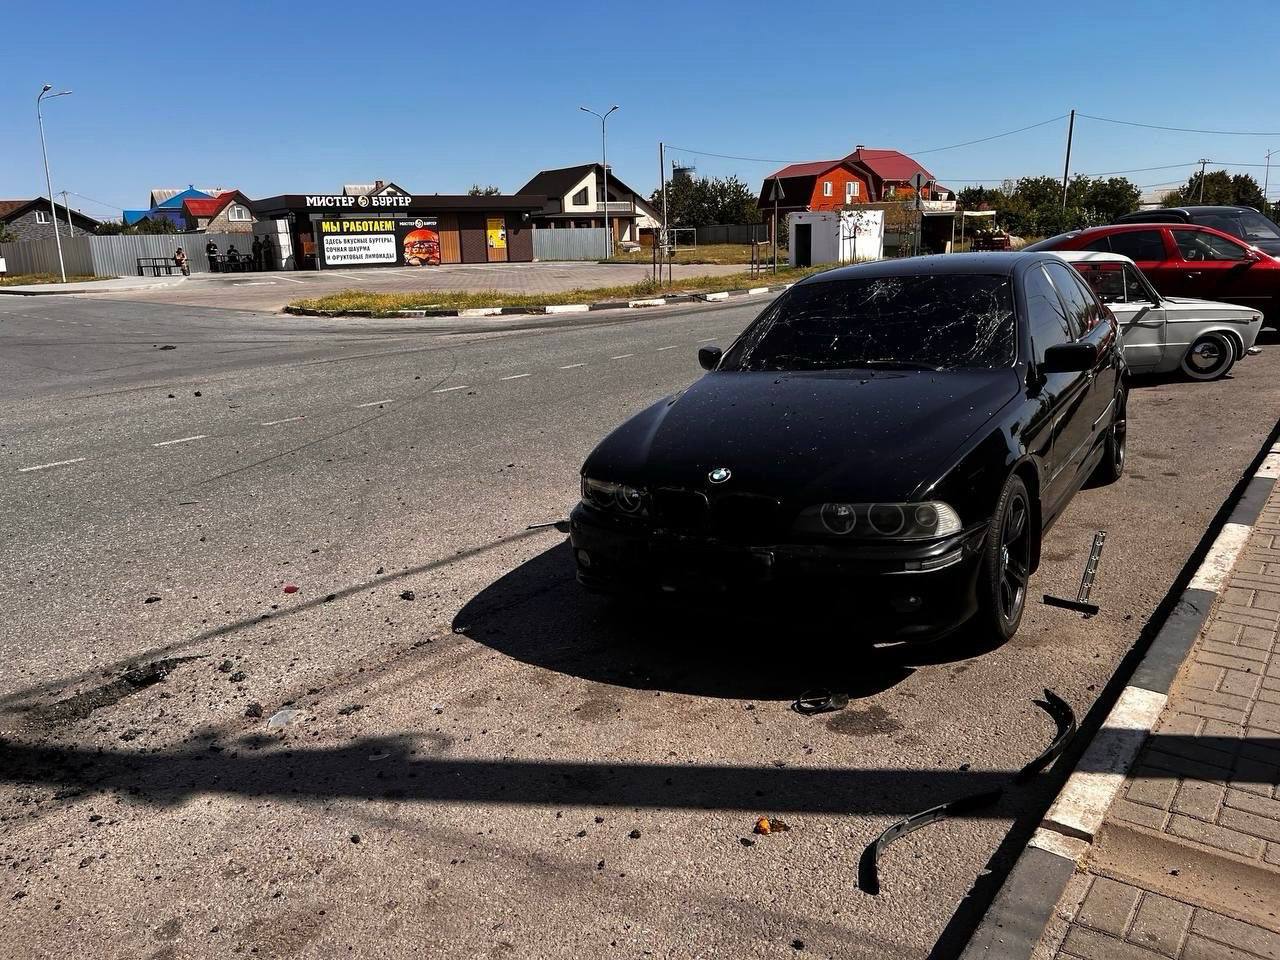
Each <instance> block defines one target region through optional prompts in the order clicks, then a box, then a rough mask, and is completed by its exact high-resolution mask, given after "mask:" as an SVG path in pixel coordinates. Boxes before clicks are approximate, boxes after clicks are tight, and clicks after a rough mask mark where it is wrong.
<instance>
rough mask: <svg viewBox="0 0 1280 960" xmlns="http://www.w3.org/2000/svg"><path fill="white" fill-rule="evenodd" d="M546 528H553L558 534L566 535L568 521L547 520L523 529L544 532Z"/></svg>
mask: <svg viewBox="0 0 1280 960" xmlns="http://www.w3.org/2000/svg"><path fill="white" fill-rule="evenodd" d="M548 527H555V529H556V530H557V531H558V532H560V533H568V532H569V521H568V520H547V521H546V522H544V523H531V524H529V525H528V526H527V527H525V529H526V530H545V529H547V528H548Z"/></svg>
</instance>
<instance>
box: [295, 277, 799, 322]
mask: <svg viewBox="0 0 1280 960" xmlns="http://www.w3.org/2000/svg"><path fill="white" fill-rule="evenodd" d="M793 286H795V284H794V283H779V284H774V285H773V286H769V287H742V288H739V289H735V290H717V291H715V292H712V293H673V294H668V295H666V296H662V297H652V298H650V299H640V300H599V301H597V302H595V303H558V304H553V305H551V306H547V307H465V308H462V309H458V310H445V309H436V308H432V307H424V308H422V309H420V310H392V311H390V312H389V313H380V314H376V316H381V317H496V316H504V317H505V316H511V315H513V314H522V315H528V314H557V313H586V312H587V311H590V310H642V309H644V308H645V307H665V306H670V305H671V304H673V303H693V302H694V301H702V302H704V303H715V302H717V301H720V300H728V299H729V298H730V297H747V296H758V295H760V294H762V293H781V292H782V291H783V290H789V289H790V288H791V287H793ZM284 312H285V313H291V314H293V315H294V316H298V317H373V316H375V313H374V311H372V310H312V309H309V308H307V307H294V306H288V307H285V308H284Z"/></svg>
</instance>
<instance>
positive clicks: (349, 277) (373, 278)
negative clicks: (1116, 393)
mask: <svg viewBox="0 0 1280 960" xmlns="http://www.w3.org/2000/svg"><path fill="white" fill-rule="evenodd" d="M326 276H330V277H343V278H345V279H347V280H356V281H359V282H361V283H363V282H364V281H366V280H368V281H372V282H375V283H376V282H380V281H382V280H387V279H389V278H388V277H356V276H352V275H351V274H349V273H334V272H332V271H326Z"/></svg>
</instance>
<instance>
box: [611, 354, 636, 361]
mask: <svg viewBox="0 0 1280 960" xmlns="http://www.w3.org/2000/svg"><path fill="white" fill-rule="evenodd" d="M634 356H635V354H634V353H620V354H618V355H617V356H616V357H610V358H609V359H610V360H625V359H627V357H634Z"/></svg>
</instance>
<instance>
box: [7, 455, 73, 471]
mask: <svg viewBox="0 0 1280 960" xmlns="http://www.w3.org/2000/svg"><path fill="white" fill-rule="evenodd" d="M83 460H84V457H76V458H75V459H74V460H55V461H54V462H53V463H42V464H39V465H38V466H34V467H22V468H20V469H19V470H18V472H19V473H30V472H31V471H32V470H48V469H49V468H50V467H65V466H66V465H67V464H69V463H80V462H81V461H83Z"/></svg>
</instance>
